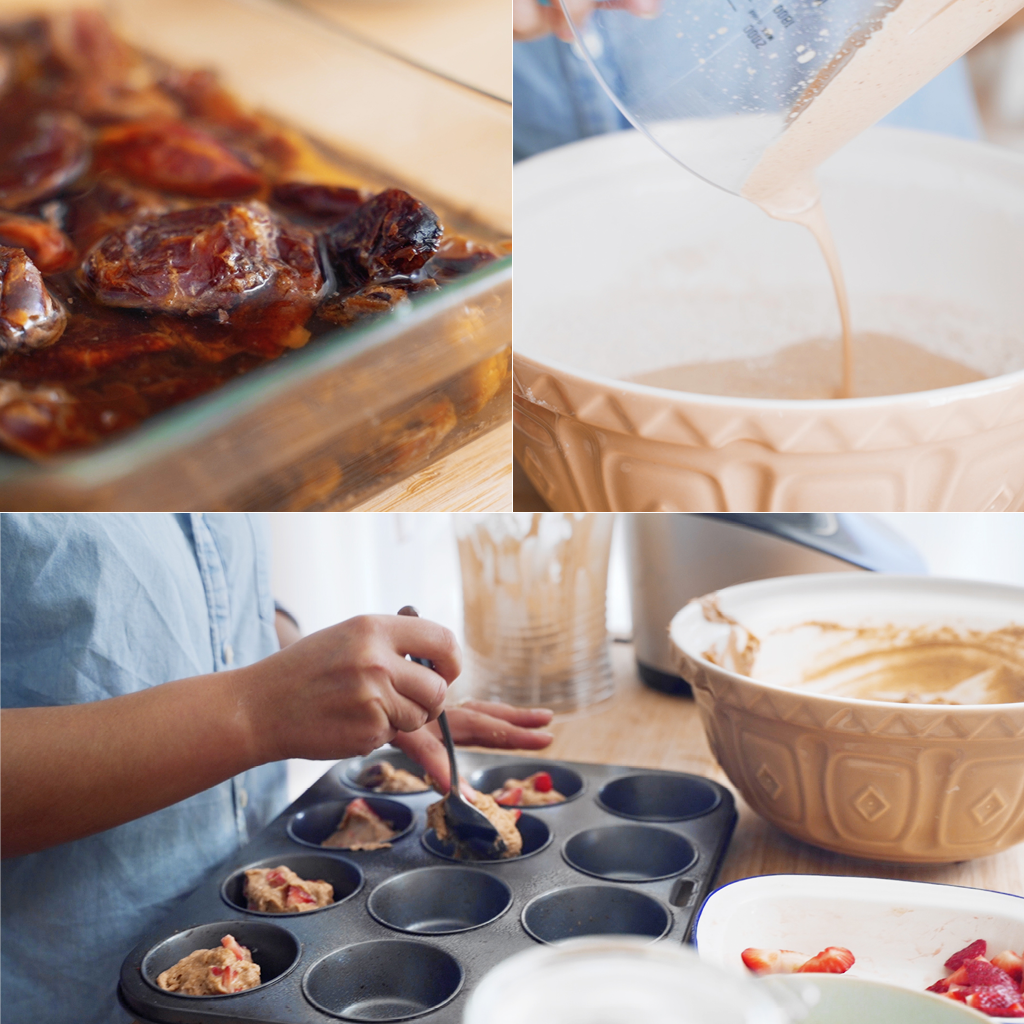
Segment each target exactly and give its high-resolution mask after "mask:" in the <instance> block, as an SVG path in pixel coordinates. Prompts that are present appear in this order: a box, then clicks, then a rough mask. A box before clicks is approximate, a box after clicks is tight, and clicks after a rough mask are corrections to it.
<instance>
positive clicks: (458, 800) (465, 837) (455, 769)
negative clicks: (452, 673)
mask: <svg viewBox="0 0 1024 1024" xmlns="http://www.w3.org/2000/svg"><path fill="white" fill-rule="evenodd" d="M398 614H399V615H419V612H418V611H416V609H415V608H413V607H412V605H406V606H405V607H404V608H402V609H400V610H399V612H398ZM409 657H410V658H412V655H409ZM412 660H413V661H415V662H418V663H419V664H420V665H426V667H427V668H429V669H433V667H434V666H433V665H432V664H431V663H430V662H429V661H428V660H427V659H426V658H412ZM437 724H438V725H439V726H440V727H441V736H442V737H443V738H444V745H445V749H446V750H447V751H448V767H449V770H450V774H451V779H450V782H449V787H448V795H447V796H446V797H445V798H444V802H443V804H442V809H443V811H444V820H445V824H446V825H447V826H448V831H449V832H450V833H451V835H452V838H453V839H454V840H455V844H456V846H458V847H460V848H461V850H462V851H463V853H465V854H466V855H467V857H468V858H472V859H476V860H497V859H498V858H499V857H501V855H502V854H503V853H504V852H505V848H506V847H505V840H504V839H502V838H501V836H500V835H499V834H498V830H497V829H496V828H495V827H494V826H493V825H492V824H491V823H490V822H489V821H488V820H487V818H486V817H485V816H484V815H483V814H481V813H480V811H478V810H477V809H476V808H475V807H474V806H473V805H472V804H471V803H470V802H469V801H468V800H467V799H466V798H465V797H464V796H463V795H462V791H461V790H460V788H459V766H458V765H457V764H456V762H455V744H454V743H453V742H452V733H451V729H449V727H448V716H447V715H446V714H445V713H444V712H443V711H442V712H441V714H440V715H439V716H438V719H437Z"/></svg>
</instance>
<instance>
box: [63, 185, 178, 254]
mask: <svg viewBox="0 0 1024 1024" xmlns="http://www.w3.org/2000/svg"><path fill="white" fill-rule="evenodd" d="M63 202H64V207H65V214H64V228H65V230H66V231H67V233H68V234H69V235H70V236H71V239H72V240H73V241H74V243H75V245H76V246H78V248H79V250H80V251H82V252H86V251H88V250H89V249H91V248H92V246H93V245H95V244H96V242H98V241H99V240H100V239H101V238H102V237H103V236H104V235H106V234H108V233H109V232H111V231H114V230H115V229H117V228H120V227H124V226H125V225H126V224H128V223H129V222H130V221H133V220H139V219H142V218H151V217H157V216H159V215H160V214H162V213H170V212H171V210H172V209H173V208H174V205H173V204H172V203H171V202H170V201H169V200H168V199H166V198H165V197H163V196H161V195H160V193H159V192H153V191H151V190H150V189H144V188H140V187H139V186H137V185H131V184H129V183H128V182H127V181H121V180H120V179H118V178H109V177H103V178H100V179H99V180H98V181H96V182H94V183H93V184H92V185H91V187H90V188H89V189H88V190H87V191H85V192H79V193H76V194H74V195H71V196H68V197H67V199H65V200H64V201H63ZM182 202H183V203H184V202H187V200H183V201H182Z"/></svg>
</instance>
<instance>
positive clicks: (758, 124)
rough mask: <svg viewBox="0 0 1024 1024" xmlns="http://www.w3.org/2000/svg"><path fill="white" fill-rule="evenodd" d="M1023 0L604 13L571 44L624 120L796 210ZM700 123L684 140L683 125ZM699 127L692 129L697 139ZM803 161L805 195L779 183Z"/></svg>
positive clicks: (696, 3) (725, 3) (698, 165)
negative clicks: (847, 146)
mask: <svg viewBox="0 0 1024 1024" xmlns="http://www.w3.org/2000/svg"><path fill="white" fill-rule="evenodd" d="M1022 6H1024V0H662V5H661V8H660V12H659V13H658V14H657V15H655V16H654V17H653V18H650V19H641V18H637V17H634V16H633V15H631V14H629V13H626V12H623V11H616V10H609V9H602V8H601V7H600V6H599V8H598V13H597V14H596V15H595V16H594V18H593V21H592V22H591V23H588V24H581V23H578V22H576V21H574V20H573V19H572V17H571V16H570V14H569V10H568V7H567V6H566V3H565V0H562V8H563V11H564V12H565V14H566V17H567V18H568V19H569V21H570V24H571V25H572V29H573V33H574V35H575V37H576V42H577V44H578V46H579V48H580V50H581V51H582V55H583V56H584V58H585V59H586V61H587V63H588V64H589V65H590V68H591V70H592V71H593V73H594V74H595V75H596V76H597V78H598V79H599V81H600V82H601V84H602V85H603V86H604V88H605V90H606V91H607V92H608V94H609V96H610V97H611V98H612V100H613V101H614V102H615V103H616V105H617V106H618V107H619V109H620V110H621V111H622V113H623V114H624V115H625V116H626V117H627V118H628V119H629V120H630V121H631V122H632V123H633V124H634V125H635V126H636V127H637V128H639V129H640V130H641V131H642V132H644V133H645V134H646V135H647V136H648V137H649V138H650V139H651V140H652V141H653V142H654V143H656V144H657V145H658V146H660V147H661V148H662V149H663V150H664V151H665V152H666V153H667V154H668V155H669V156H671V157H672V158H673V159H675V160H676V161H678V162H679V163H680V164H682V165H683V166H684V167H686V168H687V169H688V170H690V171H692V172H693V173H694V174H696V175H698V176H699V177H701V178H703V179H704V180H705V181H708V182H710V183H711V184H713V185H717V186H718V187H720V188H723V189H725V190H726V191H728V192H733V193H736V194H738V195H744V196H746V197H747V198H749V199H752V200H753V201H754V202H757V203H758V204H759V205H761V206H762V207H764V208H765V209H766V210H767V211H768V212H769V213H772V214H773V215H777V216H787V215H788V214H792V213H799V212H801V211H802V210H805V209H807V208H808V207H809V206H810V205H812V204H813V202H814V201H815V200H816V199H817V189H816V187H815V186H814V184H813V179H812V178H811V177H810V172H811V171H813V169H814V168H815V167H817V166H818V165H819V164H820V163H821V162H822V161H824V160H825V159H826V158H827V157H829V156H831V155H832V153H834V152H835V151H836V150H838V149H839V148H840V147H841V146H842V145H843V144H844V143H846V142H847V141H849V139H851V138H853V137H854V136H855V135H857V134H858V133H859V132H861V131H862V130H863V129H865V128H867V127H869V126H870V125H871V124H873V123H874V122H875V121H877V120H878V119H879V118H881V117H884V116H885V115H886V114H887V113H888V112H889V111H890V110H892V109H893V108H894V107H896V106H898V105H899V104H900V103H901V102H902V101H903V100H905V99H906V98H907V97H909V96H910V95H912V94H913V93H914V92H916V91H917V89H918V88H920V87H921V86H922V85H924V84H925V83H926V82H927V81H929V80H930V79H931V78H933V77H934V76H935V75H937V74H938V73H939V72H940V71H942V70H943V69H944V68H946V67H947V66H948V65H949V64H951V63H952V62H953V61H954V60H956V59H957V58H958V57H960V56H961V55H962V54H964V53H966V52H967V50H969V49H970V48H971V47H972V46H974V44H975V43H977V42H978V41H980V40H981V39H983V38H984V37H985V36H987V35H988V34H989V33H990V32H992V31H993V30H994V29H996V28H997V27H998V26H999V25H1000V24H1002V23H1003V22H1004V21H1005V20H1006V19H1008V18H1009V17H1010V16H1011V15H1013V14H1014V13H1015V12H1016V11H1017V10H1019V9H1020V8H1021V7H1022ZM692 119H700V120H701V123H700V125H699V126H694V125H692V123H691V125H690V127H689V128H688V130H686V131H682V132H680V130H679V129H680V125H679V122H680V121H689V122H692ZM694 127H696V133H695V132H694V130H693V129H694ZM797 166H802V167H803V168H804V169H805V170H806V174H805V175H804V176H803V178H802V180H800V181H798V182H797V183H796V185H797V186H798V187H797V189H796V190H795V191H794V190H793V189H791V188H788V185H789V184H790V183H786V184H787V189H788V190H787V193H786V194H783V193H780V192H779V185H780V181H779V179H780V178H785V177H786V176H787V174H790V172H791V171H792V169H793V168H794V167H797Z"/></svg>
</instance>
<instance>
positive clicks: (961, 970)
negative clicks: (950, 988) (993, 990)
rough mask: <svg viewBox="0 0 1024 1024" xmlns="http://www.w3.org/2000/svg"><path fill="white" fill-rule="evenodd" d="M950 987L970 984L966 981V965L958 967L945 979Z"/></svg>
mask: <svg viewBox="0 0 1024 1024" xmlns="http://www.w3.org/2000/svg"><path fill="white" fill-rule="evenodd" d="M946 981H948V982H949V983H950V984H951V985H967V984H970V983H969V982H968V980H967V965H966V964H963V965H962V966H960V967H958V968H957V969H956V970H955V971H954V972H953V973H952V974H951V975H950V976H949V977H948V978H947V979H946Z"/></svg>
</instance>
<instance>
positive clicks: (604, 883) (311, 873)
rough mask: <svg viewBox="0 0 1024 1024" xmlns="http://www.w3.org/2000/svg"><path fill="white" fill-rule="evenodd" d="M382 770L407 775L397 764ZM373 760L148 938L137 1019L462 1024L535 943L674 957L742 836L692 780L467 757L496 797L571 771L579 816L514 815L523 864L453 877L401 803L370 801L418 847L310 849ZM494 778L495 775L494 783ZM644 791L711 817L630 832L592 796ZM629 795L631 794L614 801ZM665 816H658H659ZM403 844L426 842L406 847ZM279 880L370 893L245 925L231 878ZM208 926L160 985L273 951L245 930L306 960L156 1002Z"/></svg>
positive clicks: (328, 784) (137, 979)
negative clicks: (627, 939) (218, 990)
mask: <svg viewBox="0 0 1024 1024" xmlns="http://www.w3.org/2000/svg"><path fill="white" fill-rule="evenodd" d="M377 757H388V758H390V759H392V760H393V761H394V762H395V763H400V761H399V759H398V758H396V757H395V755H394V754H392V753H391V752H390V751H382V752H381V753H380V755H377ZM366 760H367V759H366V758H358V759H353V760H352V761H349V762H342V763H341V764H339V765H336V766H334V767H332V768H331V769H330V770H329V771H327V772H326V774H324V775H323V777H322V778H321V779H320V780H319V781H318V782H316V783H315V784H314V785H313V786H312V787H311V788H310V789H309V790H308V791H307V792H306V793H304V794H303V795H302V796H301V797H300V798H299V800H298V801H296V803H295V804H294V805H293V806H292V807H290V808H288V809H287V810H286V811H285V812H284V813H283V814H281V815H280V816H279V817H278V818H277V819H275V820H274V821H272V822H271V823H270V824H269V825H267V827H266V828H265V829H263V831H261V832H259V833H258V834H256V835H255V836H253V838H252V839H251V840H250V842H249V843H248V845H247V846H246V847H245V848H244V849H242V850H240V851H239V853H238V855H237V856H236V857H235V858H234V859H233V860H232V861H231V862H230V863H229V864H227V865H226V866H224V867H218V868H216V869H215V870H213V871H211V872H210V874H209V875H208V877H207V879H206V880H205V881H202V882H200V884H199V885H198V886H197V887H196V889H195V890H194V891H193V893H192V894H191V895H190V896H188V897H186V898H185V899H184V900H182V901H181V902H179V903H177V904H176V905H175V906H174V907H173V908H172V910H171V911H170V912H169V914H168V916H167V918H166V919H165V920H164V921H163V922H162V923H159V924H158V930H157V931H155V932H154V933H152V934H151V935H150V936H147V937H146V938H145V939H143V940H142V941H140V942H139V944H138V945H137V946H136V947H135V949H133V950H132V951H131V952H130V953H129V955H128V956H127V957H126V958H125V960H124V963H123V965H122V968H121V975H120V986H119V998H120V999H121V1000H122V1002H123V1004H124V1005H125V1006H126V1007H127V1008H128V1011H129V1012H130V1013H132V1014H133V1015H134V1017H135V1019H136V1020H139V1021H146V1022H149V1024H224V1021H226V1020H227V1019H229V1018H230V1020H231V1022H232V1024H331V1021H338V1020H353V1021H356V1020H359V1021H362V1020H385V1019H387V1020H405V1019H410V1018H413V1019H416V1020H422V1021H423V1022H424V1024H460V1022H461V1020H462V1017H463V1009H464V1006H465V1003H466V1000H467V993H468V992H470V991H472V990H473V988H474V987H475V986H476V985H478V984H479V983H480V980H481V979H482V978H483V977H484V975H485V974H486V973H487V972H488V971H489V970H490V969H491V968H493V967H495V966H496V965H497V964H498V963H500V962H502V961H503V960H505V959H507V958H508V957H510V956H512V955H513V954H514V953H516V952H518V951H519V950H523V949H528V948H531V947H533V946H535V945H536V944H537V943H538V942H552V941H557V940H558V939H560V938H568V937H571V936H574V935H609V934H627V935H635V936H639V937H640V938H641V939H642V941H652V942H653V941H657V939H658V938H659V937H663V936H666V935H667V936H668V937H669V941H670V942H680V941H685V940H686V938H687V936H688V935H689V932H690V928H691V926H692V923H693V921H694V919H695V918H696V915H697V912H698V910H699V908H700V906H701V904H702V903H703V901H704V899H705V897H706V896H707V895H708V894H709V893H710V892H711V890H712V888H713V885H714V876H715V872H716V870H717V868H718V865H719V863H720V862H721V859H722V856H723V855H724V853H725V849H726V846H727V844H728V841H729V837H730V835H731V833H732V828H733V825H734V823H735V820H736V812H735V806H734V801H733V796H732V794H731V793H730V792H729V790H728V789H726V788H725V787H724V786H719V785H718V784H717V783H715V782H712V781H710V780H703V779H698V778H696V777H695V776H692V775H679V774H675V773H671V772H658V771H653V770H652V771H646V770H642V769H638V768H625V767H619V766H615V765H594V764H575V763H574V764H563V763H561V762H557V761H544V760H541V759H538V758H531V757H528V756H524V755H522V754H518V755H514V756H508V755H502V754H495V753H490V752H486V753H481V752H474V751H460V753H459V761H460V765H461V768H462V773H463V775H464V777H465V778H467V779H471V780H473V782H474V783H476V784H478V785H479V783H480V781H481V780H484V781H486V782H490V781H491V780H496V781H495V786H497V785H500V784H501V782H502V781H503V780H504V779H507V778H509V777H519V778H522V777H523V776H525V775H530V774H532V772H534V771H537V770H540V769H542V768H543V769H544V770H546V771H549V772H551V775H552V781H555V784H556V785H558V784H559V782H558V781H556V780H557V779H558V776H557V775H556V771H557V770H558V769H564V770H565V771H567V772H571V773H572V774H573V775H574V776H576V777H578V778H579V779H580V780H581V785H580V788H579V791H578V793H576V794H575V795H574V799H572V800H569V801H566V802H565V803H560V804H552V805H550V806H545V807H540V808H537V809H536V812H534V810H533V809H532V808H531V809H526V810H524V811H523V812H522V814H521V816H520V818H519V826H520V829H521V831H522V833H523V836H524V839H525V841H526V842H525V850H526V852H525V854H523V855H521V856H519V857H515V858H505V859H501V860H497V861H476V862H465V861H464V862H459V861H456V860H454V858H452V856H451V850H450V848H445V847H441V846H440V845H439V844H437V843H436V837H435V836H434V835H433V833H430V834H429V835H428V834H425V833H424V829H425V827H426V825H425V816H426V810H427V807H428V806H429V805H430V804H431V803H434V802H435V801H436V800H437V799H438V796H437V794H436V793H434V792H433V791H430V792H424V793H420V794H410V795H406V796H399V797H396V798H394V799H392V798H391V797H385V796H378V795H374V794H367V795H366V796H365V797H364V799H366V800H367V802H368V803H370V805H371V806H375V807H376V808H377V809H378V810H381V809H382V808H386V809H387V811H388V813H385V815H384V816H385V817H388V816H389V815H390V816H391V817H392V818H394V817H395V816H397V815H398V814H402V815H404V816H405V817H404V821H405V822H407V823H408V824H407V825H406V826H404V828H409V830H410V831H407V832H405V836H406V838H405V839H404V840H402V841H398V842H395V843H394V844H393V845H392V846H391V847H389V848H387V849H382V850H377V851H373V852H355V851H341V850H334V849H327V848H322V847H320V846H318V845H316V844H317V843H319V842H320V841H321V840H322V839H323V838H325V837H326V836H327V835H328V834H329V833H330V832H331V831H332V830H333V829H334V827H335V825H336V824H337V822H338V820H339V819H340V818H341V815H342V811H343V809H344V807H345V805H346V803H347V802H348V801H350V800H351V799H353V798H355V797H356V796H357V795H358V791H356V790H353V789H350V788H349V787H348V786H347V785H346V784H345V782H344V780H346V778H348V777H349V776H350V775H351V774H352V772H354V771H358V769H359V768H360V767H361V766H362V765H364V764H365V763H366ZM492 770H495V771H494V774H488V773H490V772H491V771H492ZM636 776H639V777H645V778H646V777H653V778H654V780H655V784H654V785H653V787H652V786H649V787H648V790H645V791H644V792H649V791H650V789H651V788H653V789H654V790H655V791H656V792H662V793H665V792H669V793H676V794H678V792H680V791H681V790H685V792H686V793H688V794H689V798H688V799H689V802H688V803H683V804H682V806H681V805H680V802H679V801H678V800H677V801H676V803H674V804H672V805H671V807H670V809H669V812H670V813H671V814H673V815H676V814H680V813H685V814H693V813H694V812H695V811H696V810H698V809H700V808H701V807H707V808H708V809H707V810H706V811H705V813H703V814H697V815H696V816H694V817H687V818H685V819H673V820H670V821H664V822H660V821H657V822H656V821H653V820H651V821H648V820H637V819H629V820H626V819H624V818H623V817H622V816H621V815H616V814H614V813H612V812H610V810H609V809H608V807H606V806H603V805H602V803H600V802H599V801H598V796H599V794H600V793H602V792H604V793H605V794H606V795H607V794H608V793H609V792H611V793H613V794H614V793H615V792H616V790H615V789H614V788H613V787H612V785H610V784H614V783H615V782H616V781H617V780H620V779H630V778H632V777H636ZM660 780H666V781H665V782H661V781H660ZM678 780H682V781H681V783H678ZM677 783H678V784H677ZM695 783H697V784H696V785H695ZM704 786H706V787H707V788H708V793H707V794H704V790H703V787H704ZM481 788H483V787H481ZM635 788H636V787H635V784H633V783H629V784H628V785H627V786H624V787H623V788H622V791H625V792H630V791H635ZM694 794H697V795H698V796H700V799H698V800H695V799H694ZM701 794H704V795H703V796H701ZM641 795H642V794H641ZM609 803H611V804H614V805H615V806H616V807H617V808H618V809H619V810H620V811H621V810H627V811H628V812H629V813H631V814H632V813H636V812H641V813H644V814H651V813H653V811H654V810H655V808H653V807H652V806H651V805H650V803H645V804H641V805H639V806H637V805H633V806H630V805H627V804H626V803H623V802H622V801H616V799H615V797H614V796H612V797H610V798H609ZM325 808H326V809H328V810H325ZM657 809H659V810H662V811H664V810H665V806H664V804H663V803H662V804H660V805H657ZM404 828H403V831H404ZM315 829H319V831H314V830H315ZM622 830H625V831H622ZM409 834H415V835H416V837H417V840H418V841H415V842H414V841H412V840H410V839H408V835H409ZM652 837H653V838H652ZM431 843H433V844H434V846H433V848H432V846H431ZM301 858H308V859H306V860H302V859H301ZM279 864H284V865H287V866H288V867H290V868H292V869H293V870H295V871H296V873H297V874H299V875H300V876H301V877H303V878H307V879H318V878H325V879H327V880H328V881H331V883H332V885H333V884H336V883H335V881H334V880H333V878H332V876H331V875H330V874H329V866H331V867H333V868H334V870H336V871H340V872H341V873H342V883H341V886H340V889H339V891H340V892H341V891H345V890H346V889H347V887H348V886H349V885H350V884H351V879H352V878H353V874H352V872H353V871H354V870H357V871H358V872H360V873H361V876H362V878H363V883H362V886H361V887H360V888H358V889H354V890H353V891H352V892H350V893H349V894H348V895H346V896H345V897H344V898H343V899H341V900H340V901H339V902H338V903H335V904H333V905H331V906H330V907H328V908H325V909H326V910H329V911H330V913H327V912H321V911H319V910H317V911H306V912H299V913H294V914H289V915H287V916H286V917H284V916H282V917H281V919H279V920H275V916H277V915H266V914H262V913H258V912H250V911H248V910H245V909H244V908H243V906H242V899H241V878H242V877H244V871H245V869H246V867H276V866H277V865H279ZM588 872H589V874H588ZM598 875H601V876H603V877H595V876H598ZM346 879H347V880H348V881H346ZM225 918H229V919H230V920H227V921H225V920H224V919H225ZM208 921H213V922H220V923H219V924H215V925H214V926H212V928H208V930H206V932H205V933H204V934H202V938H201V941H200V940H199V939H195V938H193V939H190V940H189V941H186V942H183V943H181V944H180V945H179V946H178V948H177V949H175V950H174V955H173V956H165V957H164V959H163V962H161V963H160V964H159V968H160V970H165V969H166V968H167V967H170V966H173V964H174V963H176V962H177V960H179V959H181V957H183V956H185V955H187V954H188V953H190V952H192V951H193V950H194V949H200V948H211V947H213V946H216V945H217V944H218V943H219V942H220V939H221V938H222V936H223V935H225V934H228V933H230V934H233V935H235V936H236V937H238V938H239V940H240V941H242V942H244V943H245V944H246V945H252V946H253V948H254V952H256V953H257V960H258V962H259V957H261V956H263V954H264V952H266V951H267V949H270V950H271V952H273V949H272V948H271V945H268V943H267V942H262V943H261V942H256V941H254V939H253V938H251V937H250V934H251V933H249V932H248V931H247V929H248V928H252V927H261V928H266V929H271V930H272V932H270V933H268V934H272V935H278V936H281V935H283V938H282V939H281V940H280V941H279V942H278V943H277V948H278V949H280V948H282V943H283V948H284V951H285V953H284V954H283V955H281V956H279V957H278V959H288V956H287V953H288V951H289V950H295V949H298V950H299V953H298V963H297V965H296V966H292V959H289V962H288V964H286V965H284V968H285V972H284V973H283V974H281V975H280V976H279V977H272V974H273V967H272V966H271V965H270V964H268V965H267V968H268V969H267V971H266V972H265V975H264V976H265V977H267V978H269V979H270V980H269V981H268V983H266V984H264V985H261V986H260V987H259V988H256V989H253V990H250V991H249V992H247V993H244V992H243V993H239V994H236V995H230V996H210V997H204V996H177V995H172V994H170V993H166V992H163V991H162V990H160V989H157V988H155V987H154V984H155V978H156V973H159V972H157V971H155V970H154V967H155V963H154V956H156V951H157V950H158V949H160V950H163V949H164V942H165V941H167V940H168V937H171V938H177V936H178V934H179V933H180V934H191V935H193V936H194V935H196V934H197V932H196V931H195V929H196V926H197V925H203V926H204V927H205V924H204V923H205V922H208ZM293 944H294V945H293ZM184 947H187V948H184ZM396 953H397V954H399V955H398V956H396V955H395V954H396ZM144 961H145V963H146V969H147V970H148V971H149V972H150V980H148V981H147V980H145V979H144V974H143V970H142V965H143V962H144ZM406 963H408V964H411V965H413V966H412V967H410V968H409V972H411V973H409V974H408V976H403V975H405V974H406V968H405V967H402V966H401V965H402V964H406ZM396 965H399V966H396ZM417 965H418V966H417ZM357 966H358V967H359V970H356V969H355V968H356V967H357ZM363 968H365V970H363ZM360 970H362V974H360V973H359V972H360ZM353 981H356V982H358V983H359V985H361V986H362V987H361V988H359V989H358V991H353V990H352V989H351V987H350V986H351V983H352V982H353ZM424 986H425V987H424ZM225 1000H228V1001H227V1002H225Z"/></svg>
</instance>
